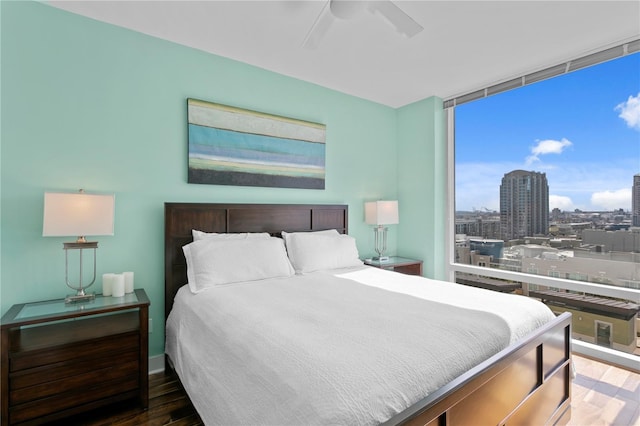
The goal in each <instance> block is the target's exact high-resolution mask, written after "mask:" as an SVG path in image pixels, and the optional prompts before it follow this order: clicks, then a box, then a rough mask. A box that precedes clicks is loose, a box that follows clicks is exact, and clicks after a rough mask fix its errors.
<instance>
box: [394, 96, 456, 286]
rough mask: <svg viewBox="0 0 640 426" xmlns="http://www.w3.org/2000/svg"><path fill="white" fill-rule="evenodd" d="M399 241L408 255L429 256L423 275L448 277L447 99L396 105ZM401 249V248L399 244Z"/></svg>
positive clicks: (433, 98)
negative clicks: (446, 270)
mask: <svg viewBox="0 0 640 426" xmlns="http://www.w3.org/2000/svg"><path fill="white" fill-rule="evenodd" d="M397 120H398V122H397V129H398V131H397V138H398V139H397V140H398V164H399V165H400V167H398V209H399V210H400V211H401V213H400V227H399V228H400V229H399V235H398V241H399V242H400V247H401V250H402V252H403V254H404V255H405V256H409V257H416V258H418V259H424V265H423V266H424V275H425V276H428V277H430V278H437V279H441V280H444V279H446V275H445V274H446V272H445V260H446V259H445V238H446V233H445V230H446V209H445V206H446V188H447V167H446V164H447V145H446V128H445V116H444V110H443V108H442V100H441V99H438V98H435V97H431V98H428V99H425V100H422V101H419V102H415V103H413V104H410V105H407V106H404V107H402V108H399V109H398V110H397ZM399 250H400V249H399Z"/></svg>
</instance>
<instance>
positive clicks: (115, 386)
mask: <svg viewBox="0 0 640 426" xmlns="http://www.w3.org/2000/svg"><path fill="white" fill-rule="evenodd" d="M138 389H139V379H138V376H137V375H135V374H133V375H132V374H129V375H128V377H125V378H123V379H119V380H103V381H100V383H99V384H94V385H90V386H87V387H84V386H83V387H82V388H81V389H77V390H76V391H74V392H71V391H70V392H62V393H58V394H55V395H53V396H51V397H47V398H42V399H36V400H32V401H30V402H27V403H24V404H17V405H12V406H11V407H10V408H9V419H10V422H11V424H13V423H20V422H24V421H29V420H30V421H32V422H34V423H35V424H41V423H46V422H45V421H41V420H40V418H41V417H44V416H48V415H52V414H59V413H64V411H65V410H67V409H70V408H76V407H79V406H83V405H85V406H87V405H89V406H90V404H91V403H94V402H103V401H104V400H105V399H108V398H109V397H114V396H117V398H114V399H113V401H118V400H121V399H125V398H132V397H135V396H136V393H137V392H138ZM101 405H102V404H101Z"/></svg>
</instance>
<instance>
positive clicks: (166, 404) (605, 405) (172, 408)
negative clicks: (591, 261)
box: [60, 355, 640, 426]
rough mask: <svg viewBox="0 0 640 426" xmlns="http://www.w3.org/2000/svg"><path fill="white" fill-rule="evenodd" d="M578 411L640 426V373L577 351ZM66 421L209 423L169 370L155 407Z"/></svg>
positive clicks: (128, 425) (579, 417)
mask: <svg viewBox="0 0 640 426" xmlns="http://www.w3.org/2000/svg"><path fill="white" fill-rule="evenodd" d="M573 360H574V363H575V366H576V373H577V376H576V379H575V380H574V381H573V384H572V404H571V406H572V410H571V411H572V412H571V420H570V421H569V424H568V425H567V426H574V425H575V426H586V425H589V426H596V425H597V426H614V425H615V426H618V425H619V426H628V425H638V426H640V398H638V395H640V374H638V373H634V372H631V371H628V370H625V369H622V368H618V367H615V366H611V365H607V364H603V363H601V362H598V361H594V360H590V359H587V358H584V357H581V356H578V355H573ZM60 425H65V426H67V425H82V426H85V425H87V426H104V425H115V426H156V425H157V426H160V425H174V426H175V425H185V426H186V425H203V422H202V420H200V418H199V417H198V414H197V413H196V411H195V409H194V408H193V406H192V405H191V402H190V401H189V398H188V397H187V395H186V394H185V392H184V390H183V389H182V386H181V385H180V382H178V380H177V379H176V378H175V376H172V375H165V374H164V373H158V374H153V375H151V376H149V410H148V411H145V412H140V410H139V409H137V408H135V407H122V406H118V407H110V408H107V409H104V410H101V411H94V412H91V413H88V414H86V415H84V416H81V417H76V418H73V419H66V420H65V421H64V422H61V423H60Z"/></svg>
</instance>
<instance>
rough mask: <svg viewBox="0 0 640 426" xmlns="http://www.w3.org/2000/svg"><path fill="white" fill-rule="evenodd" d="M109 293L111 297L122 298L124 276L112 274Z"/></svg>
mask: <svg viewBox="0 0 640 426" xmlns="http://www.w3.org/2000/svg"><path fill="white" fill-rule="evenodd" d="M111 292H112V294H113V297H122V296H124V275H122V274H113V279H112V281H111Z"/></svg>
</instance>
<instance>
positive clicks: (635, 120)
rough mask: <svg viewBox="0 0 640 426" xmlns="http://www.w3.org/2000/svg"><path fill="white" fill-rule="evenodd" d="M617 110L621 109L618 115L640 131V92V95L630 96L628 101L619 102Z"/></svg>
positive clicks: (628, 124)
mask: <svg viewBox="0 0 640 426" xmlns="http://www.w3.org/2000/svg"><path fill="white" fill-rule="evenodd" d="M614 109H615V111H619V112H620V114H619V115H618V117H620V118H622V119H623V120H624V121H625V122H626V123H627V126H629V127H631V128H632V129H635V130H639V131H640V93H638V96H629V99H627V100H626V102H622V103H620V104H618V105H617V106H616V107H615V108H614Z"/></svg>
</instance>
